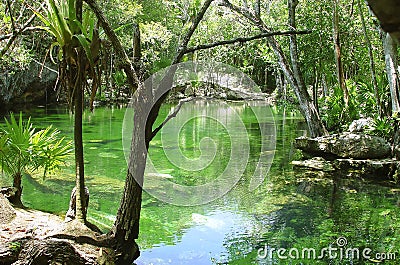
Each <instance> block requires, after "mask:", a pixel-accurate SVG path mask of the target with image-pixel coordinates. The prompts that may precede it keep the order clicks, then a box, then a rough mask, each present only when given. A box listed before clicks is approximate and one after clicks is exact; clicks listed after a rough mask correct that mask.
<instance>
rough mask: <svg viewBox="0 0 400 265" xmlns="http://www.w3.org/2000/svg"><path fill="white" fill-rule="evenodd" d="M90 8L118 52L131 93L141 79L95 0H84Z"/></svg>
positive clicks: (139, 83)
mask: <svg viewBox="0 0 400 265" xmlns="http://www.w3.org/2000/svg"><path fill="white" fill-rule="evenodd" d="M84 1H85V2H86V3H87V4H88V5H89V7H90V9H92V11H93V13H94V14H95V15H96V17H97V19H98V20H99V22H100V24H101V27H102V28H103V29H104V32H105V33H106V35H107V37H108V39H109V40H110V41H111V43H112V45H113V47H114V49H115V52H116V53H117V54H118V57H119V64H120V65H119V66H120V67H121V68H123V69H124V71H125V74H126V76H127V79H128V81H129V85H130V86H131V88H132V93H134V92H135V91H136V89H137V87H136V86H140V85H141V81H140V80H139V78H138V76H137V74H136V72H135V69H134V67H133V65H132V63H131V61H130V60H129V57H128V55H127V54H126V52H125V50H124V48H123V47H122V44H121V42H120V41H119V39H118V37H117V35H116V34H115V31H114V30H113V29H112V28H111V26H110V23H109V22H108V20H107V18H106V17H105V16H104V13H103V11H102V10H101V9H100V7H99V6H98V4H97V3H96V1H95V0H84Z"/></svg>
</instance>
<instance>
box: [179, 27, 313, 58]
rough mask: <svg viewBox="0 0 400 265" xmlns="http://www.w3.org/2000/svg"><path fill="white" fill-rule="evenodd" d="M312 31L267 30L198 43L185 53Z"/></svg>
mask: <svg viewBox="0 0 400 265" xmlns="http://www.w3.org/2000/svg"><path fill="white" fill-rule="evenodd" d="M311 32H312V31H311V30H302V31H295V30H291V31H276V32H266V33H261V34H258V35H255V36H251V37H247V38H243V37H239V38H235V39H231V40H223V41H218V42H214V43H210V44H201V45H197V46H194V47H191V48H187V49H186V50H185V53H191V52H194V51H198V50H205V49H210V48H214V47H217V46H222V45H228V44H234V43H237V42H239V43H244V42H248V41H252V40H257V39H262V38H266V37H271V36H278V35H280V36H282V35H294V34H310V33H311Z"/></svg>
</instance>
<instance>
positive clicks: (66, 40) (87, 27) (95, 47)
mask: <svg viewBox="0 0 400 265" xmlns="http://www.w3.org/2000/svg"><path fill="white" fill-rule="evenodd" d="M42 9H43V10H42V11H43V14H41V13H40V12H35V11H34V12H35V13H36V15H37V16H38V17H39V19H40V20H41V21H42V22H43V24H44V26H42V27H41V28H42V29H44V30H46V31H47V32H49V33H50V34H51V35H53V36H54V37H55V42H54V43H53V44H52V45H51V47H50V54H53V50H54V48H55V47H58V48H59V52H58V60H59V64H58V66H59V75H60V81H61V85H62V87H63V88H64V89H66V91H67V99H68V100H69V103H70V105H71V108H72V109H73V110H74V115H75V121H74V143H75V164H76V217H77V219H79V220H80V221H84V222H85V221H86V213H85V211H84V210H83V209H84V208H86V207H87V205H85V204H84V200H81V198H83V197H84V196H85V193H84V186H85V185H84V162H83V161H84V160H83V144H82V109H83V93H84V88H85V87H86V86H87V85H88V82H87V80H88V79H91V80H92V82H91V83H92V87H91V104H90V105H91V107H92V106H93V100H94V97H95V95H96V91H97V87H98V85H99V81H100V78H99V71H98V70H97V68H96V65H95V62H96V58H97V57H98V54H99V50H100V38H99V34H98V30H97V29H96V27H95V20H94V17H93V16H92V15H91V13H90V12H82V9H83V8H82V1H77V0H46V6H42Z"/></svg>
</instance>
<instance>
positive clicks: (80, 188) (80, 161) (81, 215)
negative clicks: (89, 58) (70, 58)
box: [74, 73, 86, 222]
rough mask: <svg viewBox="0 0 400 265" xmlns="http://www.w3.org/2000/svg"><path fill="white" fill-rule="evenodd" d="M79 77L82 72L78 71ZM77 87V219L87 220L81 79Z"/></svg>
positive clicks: (75, 120) (75, 105) (75, 107)
mask: <svg viewBox="0 0 400 265" xmlns="http://www.w3.org/2000/svg"><path fill="white" fill-rule="evenodd" d="M77 75H78V78H80V76H81V74H80V73H77ZM77 83H78V84H77V85H76V87H75V95H74V118H75V119H74V144H75V174H76V219H78V220H79V221H82V222H85V221H86V214H85V211H84V209H85V206H84V201H85V200H84V198H85V170H84V157H83V137H82V133H83V132H82V115H83V89H82V83H81V82H80V81H78V82H77Z"/></svg>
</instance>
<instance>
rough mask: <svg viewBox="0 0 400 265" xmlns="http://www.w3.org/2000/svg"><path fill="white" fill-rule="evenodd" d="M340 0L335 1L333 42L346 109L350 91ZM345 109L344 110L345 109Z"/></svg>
mask: <svg viewBox="0 0 400 265" xmlns="http://www.w3.org/2000/svg"><path fill="white" fill-rule="evenodd" d="M339 1H340V0H334V1H333V44H334V47H335V60H336V75H337V79H338V83H339V87H340V88H341V89H342V91H343V100H344V106H345V110H346V109H347V108H348V107H349V91H348V89H347V86H346V81H345V77H344V69H343V62H342V51H341V43H340V28H339V4H340V2H339ZM345 110H344V111H345Z"/></svg>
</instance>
